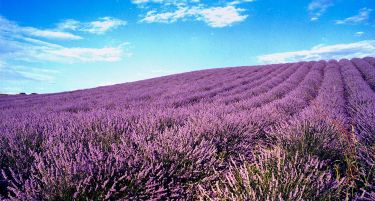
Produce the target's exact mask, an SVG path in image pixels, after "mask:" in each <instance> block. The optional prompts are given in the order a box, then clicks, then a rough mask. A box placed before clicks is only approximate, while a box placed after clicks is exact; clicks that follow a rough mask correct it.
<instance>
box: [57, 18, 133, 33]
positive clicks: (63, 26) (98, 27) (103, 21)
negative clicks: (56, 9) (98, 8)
mask: <svg viewBox="0 0 375 201" xmlns="http://www.w3.org/2000/svg"><path fill="white" fill-rule="evenodd" d="M126 24H127V22H126V21H124V20H120V19H117V18H113V17H101V18H99V19H97V20H95V21H91V22H80V21H78V20H74V19H67V20H64V21H62V22H60V23H59V24H58V25H57V28H58V29H60V30H72V31H81V32H88V33H92V34H103V33H105V32H107V31H110V30H113V29H116V28H118V27H120V26H124V25H126Z"/></svg>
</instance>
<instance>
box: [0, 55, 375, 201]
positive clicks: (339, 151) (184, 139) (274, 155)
mask: <svg viewBox="0 0 375 201" xmlns="http://www.w3.org/2000/svg"><path fill="white" fill-rule="evenodd" d="M0 120H1V121H0V139H1V140H0V159H1V160H0V161H1V164H0V169H1V170H2V176H0V180H1V183H0V192H1V195H2V199H10V200H12V199H14V200H17V199H25V200H86V199H87V200H118V199H130V200H149V199H155V200H167V199H181V200H191V199H193V200H194V199H202V200H210V199H212V200H218V199H219V200H220V199H233V200H246V199H250V200H302V199H303V200H313V199H323V200H324V199H328V198H332V199H344V198H345V197H348V198H350V199H353V200H354V199H357V200H366V199H367V200H373V199H375V177H374V175H375V173H374V171H375V167H374V164H375V162H374V161H375V151H374V150H375V58H371V57H366V58H363V59H351V60H347V59H343V60H340V61H336V60H331V61H311V62H298V63H285V64H273V65H264V66H249V67H248V66H244V67H232V68H221V69H209V70H201V71H194V72H188V73H182V74H177V75H170V76H165V77H160V78H153V79H148V80H143V81H137V82H132V83H125V84H118V85H113V86H106V87H98V88H94V89H87V90H78V91H72V92H63V93H56V94H37V95H26V96H25V95H23V96H21V95H13V96H0ZM0 198H1V196H0Z"/></svg>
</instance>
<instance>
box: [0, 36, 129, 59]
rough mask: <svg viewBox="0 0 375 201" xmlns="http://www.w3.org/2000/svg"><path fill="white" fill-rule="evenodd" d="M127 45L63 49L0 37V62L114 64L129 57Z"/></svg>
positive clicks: (21, 39)
mask: <svg viewBox="0 0 375 201" xmlns="http://www.w3.org/2000/svg"><path fill="white" fill-rule="evenodd" d="M127 45H128V43H124V44H120V45H118V46H115V47H103V48H86V47H65V46H62V45H57V44H53V43H48V42H45V41H40V40H37V39H32V38H7V39H5V38H2V37H0V46H1V48H0V60H3V61H18V62H20V61H21V62H29V63H38V62H59V63H77V62H96V61H105V62H115V61H119V60H121V59H122V58H123V57H126V56H128V55H129V53H128V52H127V51H126V50H125V49H126V46H127Z"/></svg>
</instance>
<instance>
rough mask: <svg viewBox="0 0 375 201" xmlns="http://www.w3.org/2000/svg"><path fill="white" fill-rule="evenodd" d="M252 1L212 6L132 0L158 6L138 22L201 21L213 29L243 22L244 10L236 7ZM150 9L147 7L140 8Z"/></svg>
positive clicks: (194, 1)
mask: <svg viewBox="0 0 375 201" xmlns="http://www.w3.org/2000/svg"><path fill="white" fill-rule="evenodd" d="M253 1H254V0H233V1H220V2H217V3H215V4H214V6H213V5H212V4H208V3H203V2H202V1H199V0H190V1H189V0H133V3H135V4H138V5H142V6H144V5H148V4H151V3H152V4H158V5H159V6H152V9H151V10H149V11H148V12H147V13H146V14H145V15H144V16H143V18H142V19H141V20H140V22H146V23H174V22H177V21H187V20H192V21H202V22H205V23H206V24H207V25H208V26H210V27H214V28H223V27H228V26H232V25H233V24H235V23H239V22H242V21H244V20H245V19H246V18H247V17H248V15H246V14H243V13H244V12H245V11H246V10H245V9H243V8H240V7H238V6H239V5H240V4H242V3H247V2H253ZM142 8H144V9H150V7H148V6H144V7H142Z"/></svg>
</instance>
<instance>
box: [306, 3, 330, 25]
mask: <svg viewBox="0 0 375 201" xmlns="http://www.w3.org/2000/svg"><path fill="white" fill-rule="evenodd" d="M331 6H333V0H312V1H311V2H310V4H309V5H308V8H307V10H308V11H309V15H310V20H311V21H316V20H318V19H319V18H320V16H322V15H323V14H324V13H325V12H326V10H327V9H328V8H329V7H331Z"/></svg>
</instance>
